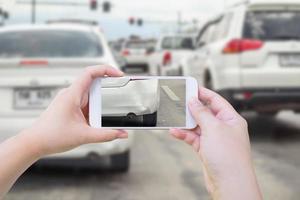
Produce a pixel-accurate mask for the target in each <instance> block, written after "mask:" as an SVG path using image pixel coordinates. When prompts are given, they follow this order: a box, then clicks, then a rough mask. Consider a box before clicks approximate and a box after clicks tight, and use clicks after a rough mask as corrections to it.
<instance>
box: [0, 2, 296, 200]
mask: <svg viewBox="0 0 300 200" xmlns="http://www.w3.org/2000/svg"><path fill="white" fill-rule="evenodd" d="M299 27H300V0H252V1H251V0H249V1H239V0H236V1H234V0H210V1H201V0H185V1H179V0H172V1H171V0H152V1H136V0H122V1H121V0H65V1H62V0H0V96H1V99H0V102H1V107H0V131H1V133H0V141H3V140H5V139H6V138H8V137H11V136H13V135H14V134H17V133H18V131H20V130H22V129H23V128H26V127H28V126H29V125H30V124H31V123H32V122H33V121H34V120H35V119H36V118H37V117H38V116H39V114H40V113H41V112H42V111H43V110H44V109H45V108H46V107H47V105H48V104H49V102H50V101H51V99H52V98H53V97H54V96H55V94H56V93H57V91H58V90H59V89H61V88H63V87H67V86H68V85H69V84H70V83H71V82H72V81H73V80H74V78H75V77H76V76H77V75H78V74H79V73H80V72H81V71H82V70H83V68H84V67H85V66H88V65H94V64H105V63H107V64H111V65H113V66H116V67H118V68H120V69H122V70H123V71H125V72H126V73H127V74H128V75H153V76H160V75H165V76H173V75H175V76H192V77H194V78H196V79H197V81H198V83H199V84H200V85H203V86H205V87H207V88H210V89H213V90H215V91H217V92H219V93H220V94H221V95H223V96H224V97H225V98H226V99H227V100H228V101H229V102H230V103H231V104H232V105H233V106H234V107H235V108H236V109H237V110H238V111H239V112H240V113H241V114H242V115H243V116H244V117H245V118H246V119H247V121H248V123H249V131H250V138H251V142H252V150H253V158H254V164H255V167H256V172H257V176H258V179H259V183H260V186H261V188H262V192H263V195H264V197H265V199H274V200H276V199H291V200H296V199H299V196H300V191H299V185H300V173H299V169H300V125H299V122H300V115H299V111H300V41H299V40H300V28H299ZM167 87H168V91H171V93H172V94H173V95H175V96H178V97H180V96H184V94H183V92H184V90H180V89H178V87H176V84H173V85H167ZM165 98H166V99H167V98H170V99H169V101H170V102H172V97H170V96H168V94H165ZM170 104H171V103H170ZM174 105H176V104H175V103H174ZM171 108H172V106H170V108H166V109H165V111H164V112H165V113H163V115H164V116H168V115H171V113H172V109H171ZM168 109H169V110H168ZM150 117H151V116H150ZM148 118H149V116H148ZM151 119H152V120H153V119H155V120H156V118H153V116H152V117H151ZM216 148H217V147H216ZM233 170H234V169H233ZM100 198H101V199H108V200H112V199H128V200H129V199H130V200H135V199H209V197H208V195H207V192H206V190H205V185H204V182H203V174H202V172H201V163H200V161H199V159H198V157H197V155H196V153H194V152H193V151H192V150H191V148H190V147H188V146H187V145H185V144H183V143H181V142H177V141H176V140H174V139H173V138H171V137H170V136H169V135H168V132H167V131H131V132H130V139H129V140H126V141H115V142H110V143H107V144H94V145H86V146H83V147H80V148H78V149H75V150H73V151H70V152H66V153H64V154H58V155H53V156H51V157H47V158H44V159H42V160H40V161H38V162H37V163H36V164H35V165H34V166H32V167H31V168H30V169H29V170H27V172H26V173H25V174H24V175H23V176H22V177H21V178H20V179H19V180H18V182H17V183H16V185H15V186H14V187H13V189H12V190H11V192H10V193H9V194H8V195H7V197H6V199H9V200H14V199H16V200H19V199H32V200H34V199H100Z"/></svg>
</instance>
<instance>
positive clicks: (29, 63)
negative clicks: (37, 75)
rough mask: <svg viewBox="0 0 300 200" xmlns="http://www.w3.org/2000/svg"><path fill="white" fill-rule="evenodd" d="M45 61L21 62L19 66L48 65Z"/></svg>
mask: <svg viewBox="0 0 300 200" xmlns="http://www.w3.org/2000/svg"><path fill="white" fill-rule="evenodd" d="M48 64H49V63H48V61H47V60H22V61H20V65H48Z"/></svg>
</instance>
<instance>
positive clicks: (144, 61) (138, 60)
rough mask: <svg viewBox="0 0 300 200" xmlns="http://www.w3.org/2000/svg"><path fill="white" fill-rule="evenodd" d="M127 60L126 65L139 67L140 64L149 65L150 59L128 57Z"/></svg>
mask: <svg viewBox="0 0 300 200" xmlns="http://www.w3.org/2000/svg"><path fill="white" fill-rule="evenodd" d="M125 60H126V63H127V64H128V65H138V64H141V65H146V64H147V63H148V58H147V57H144V56H141V57H126V58H125Z"/></svg>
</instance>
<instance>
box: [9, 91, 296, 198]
mask: <svg viewBox="0 0 300 200" xmlns="http://www.w3.org/2000/svg"><path fill="white" fill-rule="evenodd" d="M174 92H175V93H176V94H178V91H176V90H175V89H174ZM167 112H168V113H172V110H168V111H167ZM244 116H245V118H246V119H247V121H248V123H249V130H250V136H251V142H252V151H253V158H254V164H255V168H256V172H257V176H258V179H259V183H260V185H261V188H262V191H263V194H264V197H265V199H272V200H282V199H289V200H298V199H299V196H300V190H299V185H300V173H299V171H300V125H299V124H300V123H299V122H300V115H295V114H293V113H289V112H283V113H280V114H279V115H278V116H277V117H276V118H267V117H259V116H256V115H253V114H251V113H249V114H245V115H244ZM131 152H132V160H131V169H130V171H129V173H127V174H118V173H113V172H109V171H107V170H105V169H98V170H90V169H78V168H73V167H68V168H58V167H55V168H45V167H41V168H33V169H31V170H29V171H28V172H26V173H25V174H24V175H23V176H22V177H21V178H20V179H19V181H18V182H17V184H16V185H15V186H14V188H13V190H12V191H11V192H10V193H9V194H8V196H7V197H6V198H5V199H7V200H23V199H30V200H50V199H51V200H52V199H57V200H69V199H70V200H77V199H78V200H79V199H89V200H94V199H95V200H98V199H102V200H119V199H120V200H138V199H166V200H168V199H170V200H171V199H172V200H176V199H178V200H181V199H188V200H194V199H195V200H196V199H209V197H208V195H207V192H206V190H205V185H204V183H203V174H202V172H201V164H200V161H199V159H198V157H197V154H196V153H194V152H193V151H192V150H191V148H190V147H189V146H187V145H186V144H184V143H182V142H179V141H176V140H175V139H173V138H171V137H170V136H169V135H168V133H167V131H136V132H135V142H134V145H133V147H132V151H131ZM233 170H234V169H233Z"/></svg>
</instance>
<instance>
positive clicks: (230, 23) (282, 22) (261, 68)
mask: <svg viewBox="0 0 300 200" xmlns="http://www.w3.org/2000/svg"><path fill="white" fill-rule="evenodd" d="M185 65H186V67H185V68H186V69H187V70H186V71H185V72H184V74H185V75H192V76H195V77H196V78H197V79H198V81H199V82H200V83H202V84H203V85H204V86H206V87H208V88H211V89H214V90H216V91H218V92H220V93H221V94H222V95H223V96H224V97H225V98H227V99H228V100H229V101H230V102H231V103H232V104H233V105H234V106H235V108H237V109H238V110H240V111H243V110H253V111H257V112H259V113H263V114H275V113H277V112H278V111H280V110H282V109H292V110H294V111H300V2H299V1H291V0H287V1H282V0H281V1H275V0H272V1H250V2H246V3H241V4H237V5H235V6H233V7H231V8H229V9H228V10H226V11H225V12H224V13H223V14H222V15H220V16H217V17H215V18H214V19H212V20H210V21H209V22H208V23H207V24H206V25H205V26H204V27H203V29H202V30H201V31H200V33H199V36H198V38H197V47H196V50H195V52H194V54H193V55H191V56H189V58H187V59H185Z"/></svg>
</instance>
